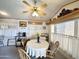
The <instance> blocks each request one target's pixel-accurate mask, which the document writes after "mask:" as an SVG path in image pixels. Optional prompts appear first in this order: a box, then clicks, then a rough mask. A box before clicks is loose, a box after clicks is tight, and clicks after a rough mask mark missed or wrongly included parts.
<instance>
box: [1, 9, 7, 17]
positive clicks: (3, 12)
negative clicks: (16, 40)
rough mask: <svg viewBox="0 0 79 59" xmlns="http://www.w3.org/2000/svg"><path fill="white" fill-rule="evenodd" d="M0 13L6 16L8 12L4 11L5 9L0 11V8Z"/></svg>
mask: <svg viewBox="0 0 79 59" xmlns="http://www.w3.org/2000/svg"><path fill="white" fill-rule="evenodd" d="M0 14H1V15H4V16H8V13H7V12H5V11H1V10H0Z"/></svg>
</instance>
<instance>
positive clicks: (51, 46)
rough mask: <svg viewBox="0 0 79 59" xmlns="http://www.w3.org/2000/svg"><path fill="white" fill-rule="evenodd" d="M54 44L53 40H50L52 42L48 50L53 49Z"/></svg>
mask: <svg viewBox="0 0 79 59" xmlns="http://www.w3.org/2000/svg"><path fill="white" fill-rule="evenodd" d="M53 45H54V43H53V42H50V43H49V47H48V50H51V49H52V48H53Z"/></svg>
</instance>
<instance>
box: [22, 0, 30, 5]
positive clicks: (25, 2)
mask: <svg viewBox="0 0 79 59" xmlns="http://www.w3.org/2000/svg"><path fill="white" fill-rule="evenodd" d="M22 2H23V3H24V4H26V5H28V6H31V5H30V4H29V3H28V2H27V1H25V0H23V1H22Z"/></svg>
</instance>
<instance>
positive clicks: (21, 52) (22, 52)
mask: <svg viewBox="0 0 79 59" xmlns="http://www.w3.org/2000/svg"><path fill="white" fill-rule="evenodd" d="M18 51H19V55H20V58H21V59H31V57H30V56H29V55H28V53H27V52H26V51H25V50H23V49H22V48H18Z"/></svg>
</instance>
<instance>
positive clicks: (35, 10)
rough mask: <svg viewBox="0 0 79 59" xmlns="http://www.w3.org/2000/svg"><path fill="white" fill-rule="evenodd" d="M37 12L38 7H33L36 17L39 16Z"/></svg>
mask: <svg viewBox="0 0 79 59" xmlns="http://www.w3.org/2000/svg"><path fill="white" fill-rule="evenodd" d="M37 12H38V9H37V7H33V13H32V16H36V17H37V16H39V15H38V13H37Z"/></svg>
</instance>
